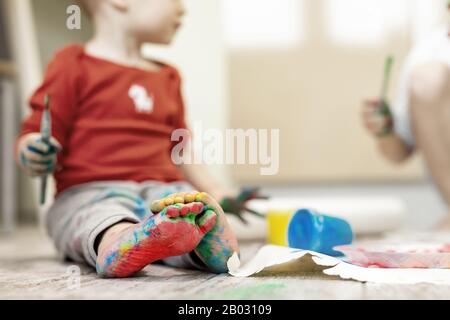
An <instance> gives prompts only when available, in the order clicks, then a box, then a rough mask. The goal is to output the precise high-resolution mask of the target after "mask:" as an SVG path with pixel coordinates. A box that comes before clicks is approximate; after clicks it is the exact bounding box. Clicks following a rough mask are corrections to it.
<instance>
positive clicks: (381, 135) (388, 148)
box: [362, 99, 413, 163]
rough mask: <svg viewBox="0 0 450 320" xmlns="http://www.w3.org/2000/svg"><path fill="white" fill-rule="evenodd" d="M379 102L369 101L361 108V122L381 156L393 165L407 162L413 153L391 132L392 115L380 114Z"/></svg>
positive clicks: (380, 105) (392, 125)
mask: <svg viewBox="0 0 450 320" xmlns="http://www.w3.org/2000/svg"><path fill="white" fill-rule="evenodd" d="M381 108H382V104H381V103H380V101H379V100H376V99H374V100H369V101H366V102H365V103H364V106H363V114H362V116H363V122H364V125H365V127H366V128H367V130H368V131H369V132H370V133H371V134H372V135H373V136H374V137H375V138H376V139H377V145H378V148H379V149H380V152H381V154H382V155H383V156H384V157H385V158H386V159H388V160H390V161H392V162H394V163H401V162H404V161H405V160H407V159H408V158H409V157H410V156H411V155H412V153H413V150H412V149H411V148H409V147H408V146H407V145H406V143H405V142H404V141H403V139H401V138H400V137H399V136H398V135H397V134H396V133H395V132H394V130H393V128H394V123H393V118H392V115H390V114H387V113H384V112H381Z"/></svg>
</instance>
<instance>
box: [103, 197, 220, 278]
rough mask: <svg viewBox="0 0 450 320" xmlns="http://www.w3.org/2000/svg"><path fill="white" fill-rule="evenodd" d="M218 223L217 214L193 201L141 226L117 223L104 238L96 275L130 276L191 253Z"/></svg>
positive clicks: (171, 207) (148, 220) (171, 208)
mask: <svg viewBox="0 0 450 320" xmlns="http://www.w3.org/2000/svg"><path fill="white" fill-rule="evenodd" d="M215 223H216V214H215V213H214V211H212V210H204V205H203V203H196V202H194V203H189V204H176V205H171V206H167V207H166V208H164V210H162V211H161V212H160V213H159V214H157V215H155V216H151V217H149V218H147V219H146V220H144V221H143V222H141V223H139V224H130V223H120V224H117V225H115V226H113V227H111V228H109V229H108V230H107V231H106V232H105V233H104V234H103V236H102V239H101V242H100V244H99V247H98V258H97V272H98V274H99V275H101V276H105V277H128V276H130V275H133V274H134V273H136V272H137V271H139V270H141V269H142V268H144V267H145V266H147V265H148V264H150V263H152V262H154V261H157V260H162V259H164V258H167V257H172V256H179V255H182V254H186V253H189V252H191V251H193V250H194V249H195V247H197V245H198V244H199V242H200V241H201V239H203V237H204V235H205V234H206V233H207V232H208V231H210V230H211V229H212V228H213V226H214V225H215Z"/></svg>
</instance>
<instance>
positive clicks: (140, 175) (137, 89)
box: [20, 45, 186, 193]
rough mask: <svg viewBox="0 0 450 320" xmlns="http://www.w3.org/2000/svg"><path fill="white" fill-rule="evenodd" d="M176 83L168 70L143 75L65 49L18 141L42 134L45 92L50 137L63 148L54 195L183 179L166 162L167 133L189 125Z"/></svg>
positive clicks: (32, 103)
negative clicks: (100, 185) (99, 184)
mask: <svg viewBox="0 0 450 320" xmlns="http://www.w3.org/2000/svg"><path fill="white" fill-rule="evenodd" d="M180 82H181V79H180V76H179V73H178V72H177V70H176V69H174V68H173V67H171V66H168V65H162V66H161V69H160V70H159V71H155V72H151V71H144V70H142V69H138V68H133V67H128V66H123V65H120V64H116V63H113V62H110V61H107V60H103V59H99V58H96V57H93V56H90V55H88V54H86V53H85V52H84V48H83V47H82V46H79V45H72V46H69V47H66V48H64V49H63V50H61V51H59V52H58V53H57V54H56V56H55V57H54V58H53V60H52V61H51V63H50V64H49V66H48V68H47V71H46V74H45V78H44V81H43V83H42V84H41V86H40V87H39V88H38V89H37V90H36V92H35V93H34V94H33V96H32V97H31V99H30V106H31V109H32V113H31V114H30V116H29V117H28V118H26V119H25V120H24V122H23V125H22V131H21V133H20V136H22V135H24V134H26V133H30V132H39V129H40V120H41V116H42V112H43V109H44V97H45V95H46V94H49V95H50V97H51V108H50V110H51V117H52V136H53V137H55V138H56V139H57V140H58V141H59V142H60V143H61V145H62V147H63V151H62V152H61V153H60V154H59V155H58V164H59V167H60V169H59V170H57V171H56V172H55V174H54V176H55V179H56V182H57V193H60V192H62V191H64V190H65V189H67V188H69V187H72V186H75V185H78V184H82V183H87V182H94V181H113V180H114V181H124V180H128V181H136V182H142V181H148V180H158V181H164V182H171V181H178V180H183V179H184V177H183V174H182V172H181V170H180V169H179V168H178V167H177V166H175V165H174V164H173V162H172V160H171V157H170V154H171V149H172V147H173V142H171V139H170V138H171V134H172V132H173V131H174V130H175V129H178V128H186V124H185V121H184V106H183V101H182V98H181V90H180Z"/></svg>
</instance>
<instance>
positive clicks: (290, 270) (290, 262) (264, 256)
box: [228, 245, 450, 285]
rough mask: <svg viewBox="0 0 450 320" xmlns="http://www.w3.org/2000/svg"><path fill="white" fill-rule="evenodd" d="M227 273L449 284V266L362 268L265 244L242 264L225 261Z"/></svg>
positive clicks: (308, 252)
mask: <svg viewBox="0 0 450 320" xmlns="http://www.w3.org/2000/svg"><path fill="white" fill-rule="evenodd" d="M228 268H229V274H230V275H232V276H234V277H250V276H277V275H290V276H302V275H303V276H304V275H311V274H313V273H316V274H322V275H323V274H325V275H328V276H337V277H340V278H341V279H350V280H356V281H360V282H373V283H386V284H394V283H395V284H417V283H432V284H440V285H450V269H380V268H363V267H359V266H354V265H351V264H348V263H346V262H344V261H342V260H340V259H337V258H333V257H330V256H326V255H323V254H320V253H316V252H311V251H304V250H297V249H292V248H287V247H280V246H273V245H267V246H264V247H262V248H261V249H260V250H259V251H258V253H257V254H256V256H255V257H254V258H253V259H252V260H251V261H249V262H248V263H247V264H246V265H244V266H241V265H240V262H239V258H238V257H237V255H235V256H233V257H231V258H230V260H229V261H228Z"/></svg>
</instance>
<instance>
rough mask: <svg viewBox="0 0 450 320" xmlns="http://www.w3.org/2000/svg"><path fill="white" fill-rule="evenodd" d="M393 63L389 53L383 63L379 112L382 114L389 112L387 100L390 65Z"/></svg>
mask: <svg viewBox="0 0 450 320" xmlns="http://www.w3.org/2000/svg"><path fill="white" fill-rule="evenodd" d="M393 65H394V58H393V57H392V56H391V55H389V56H388V57H387V58H386V61H385V63H384V74H383V85H382V87H381V95H380V103H381V104H382V107H381V110H380V112H381V113H382V114H386V113H387V114H391V112H390V110H389V107H388V104H387V101H388V97H387V96H388V90H389V83H390V80H391V73H392V66H393Z"/></svg>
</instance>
